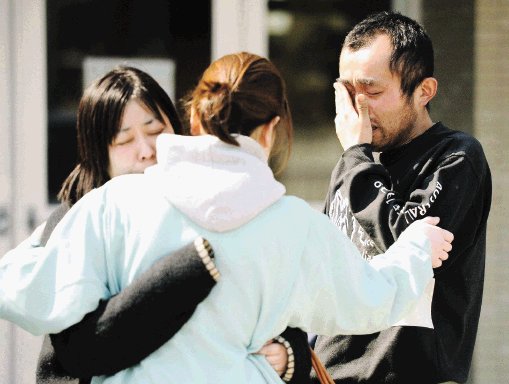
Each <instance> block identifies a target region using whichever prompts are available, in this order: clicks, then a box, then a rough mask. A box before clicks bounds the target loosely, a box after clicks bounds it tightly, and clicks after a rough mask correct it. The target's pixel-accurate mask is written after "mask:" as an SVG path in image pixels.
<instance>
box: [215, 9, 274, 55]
mask: <svg viewBox="0 0 509 384" xmlns="http://www.w3.org/2000/svg"><path fill="white" fill-rule="evenodd" d="M267 1H268V0H250V1H244V0H212V60H215V59H218V58H219V57H221V56H223V55H226V54H229V53H234V52H238V51H248V52H251V53H256V54H258V55H261V56H265V57H267V56H268V53H269V48H268V47H269V40H268V30H267V14H268V4H267Z"/></svg>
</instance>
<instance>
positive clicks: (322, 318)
mask: <svg viewBox="0 0 509 384" xmlns="http://www.w3.org/2000/svg"><path fill="white" fill-rule="evenodd" d="M316 215H319V216H316V217H314V219H313V220H311V221H310V224H309V235H308V236H307V237H306V239H305V241H306V246H305V248H304V251H303V254H302V256H301V258H300V260H299V262H298V263H299V272H298V275H297V276H295V280H294V281H295V283H294V288H293V290H292V295H291V298H290V299H289V305H290V308H288V310H287V313H288V314H289V316H290V318H289V321H288V325H289V326H291V327H298V328H301V329H303V330H304V331H307V332H312V333H316V334H320V335H329V336H332V335H337V334H344V335H351V334H369V333H374V332H378V331H381V330H383V329H386V328H389V327H390V326H391V325H392V324H394V323H396V322H397V321H399V320H400V319H402V318H403V317H404V316H406V315H407V314H409V313H410V312H411V311H412V310H413V309H414V307H415V306H416V304H417V302H418V301H419V299H420V296H421V295H422V293H423V292H424V290H425V288H426V286H427V284H428V283H429V282H430V281H431V280H432V278H433V270H432V267H431V245H430V243H429V240H428V239H427V238H426V237H425V236H424V235H423V234H422V232H421V229H420V228H421V225H422V222H418V223H416V224H415V225H413V226H411V227H409V228H408V229H407V230H406V231H405V232H404V233H403V234H402V235H401V236H400V238H399V239H398V241H397V242H396V243H394V245H392V246H391V247H390V248H389V249H388V250H387V251H386V252H385V253H384V254H381V255H378V256H377V257H375V258H374V259H373V260H372V262H370V263H368V262H367V261H366V260H364V259H363V258H362V257H360V254H359V251H358V250H357V248H356V247H355V246H354V245H353V243H352V242H351V241H350V240H349V239H348V238H347V237H346V236H345V235H344V234H343V233H342V232H340V231H338V230H337V228H336V227H335V226H334V225H333V224H332V223H331V222H330V221H329V219H328V218H327V217H326V216H325V215H321V214H319V213H316Z"/></svg>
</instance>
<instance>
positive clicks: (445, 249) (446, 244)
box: [444, 242, 452, 252]
mask: <svg viewBox="0 0 509 384" xmlns="http://www.w3.org/2000/svg"><path fill="white" fill-rule="evenodd" d="M451 249H452V244H451V243H448V242H446V243H445V244H444V251H445V252H450V251H451Z"/></svg>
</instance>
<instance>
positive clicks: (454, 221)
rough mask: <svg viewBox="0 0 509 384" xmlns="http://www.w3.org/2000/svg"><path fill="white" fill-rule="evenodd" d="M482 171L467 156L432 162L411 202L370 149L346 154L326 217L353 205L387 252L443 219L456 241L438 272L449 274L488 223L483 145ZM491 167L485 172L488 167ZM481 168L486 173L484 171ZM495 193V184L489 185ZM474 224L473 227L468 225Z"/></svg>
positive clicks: (335, 178) (412, 192)
mask: <svg viewBox="0 0 509 384" xmlns="http://www.w3.org/2000/svg"><path fill="white" fill-rule="evenodd" d="M472 151H474V153H475V154H476V156H474V157H476V158H477V160H476V161H478V162H479V163H480V164H481V165H480V166H479V165H478V166H477V167H474V166H473V164H472V161H471V160H470V157H469V156H468V154H466V153H456V154H452V155H449V156H444V157H442V158H438V159H434V160H430V161H429V164H426V165H425V166H424V168H423V169H425V171H424V172H423V173H424V174H422V175H419V178H418V180H416V183H415V184H414V185H413V186H412V187H411V190H410V192H409V193H408V194H407V195H406V196H401V195H399V194H398V193H397V192H396V191H394V190H392V189H391V186H392V182H391V178H390V175H389V173H388V171H387V169H385V168H384V166H383V165H382V164H379V163H376V162H375V161H374V159H373V155H372V147H371V145H369V144H363V145H357V146H354V147H351V148H350V149H348V150H347V151H345V152H344V154H343V156H342V158H341V159H340V161H339V163H338V164H337V166H336V168H335V170H334V171H333V175H332V179H331V187H330V189H329V196H328V197H327V200H326V206H325V213H327V214H328V215H329V216H331V217H332V216H334V214H335V213H334V210H335V209H337V206H338V204H340V202H339V201H338V199H343V201H342V203H343V204H344V203H345V202H347V204H348V205H349V207H350V209H351V211H352V213H353V215H354V217H355V219H356V220H357V221H358V223H359V224H360V225H361V226H362V228H363V229H364V230H365V231H366V232H367V233H368V235H369V236H370V237H371V239H372V240H373V241H374V242H375V244H376V245H377V247H378V249H379V250H380V251H381V252H383V251H385V250H386V249H388V248H389V246H390V245H391V244H393V243H394V241H395V240H396V239H397V238H398V236H399V235H400V234H401V233H402V232H403V231H404V230H405V229H406V228H407V227H408V226H409V225H410V224H411V223H412V222H414V221H415V220H417V219H421V218H423V217H425V216H438V217H440V224H439V225H440V226H441V227H442V228H445V229H447V230H449V231H451V232H452V233H454V235H455V241H454V245H453V250H452V252H450V253H449V259H448V260H447V261H446V262H445V263H444V264H443V266H442V267H440V268H438V269H437V270H436V271H435V272H436V273H440V271H442V270H445V269H447V268H448V266H450V265H452V263H454V261H455V259H456V256H457V255H459V254H461V253H462V252H463V251H464V250H465V249H466V248H468V247H470V246H471V245H472V241H473V239H474V238H475V233H476V231H477V230H478V228H479V226H480V224H481V223H482V221H483V220H485V219H486V218H485V217H483V215H484V213H483V212H485V211H486V209H485V208H486V207H485V206H484V201H485V199H484V197H483V196H481V195H482V193H484V192H483V191H484V189H483V188H484V186H485V184H486V180H485V179H486V178H488V179H489V178H490V176H489V169H488V168H487V164H486V162H485V160H484V161H483V159H484V155H483V154H482V149H481V147H480V145H478V147H477V148H472ZM483 166H485V169H482V167H483ZM480 168H481V171H479V169H480ZM489 183H490V184H489V185H490V188H491V181H490V180H489ZM467 223H468V225H466V224H467Z"/></svg>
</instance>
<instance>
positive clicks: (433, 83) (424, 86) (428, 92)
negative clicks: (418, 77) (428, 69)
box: [416, 77, 438, 107]
mask: <svg viewBox="0 0 509 384" xmlns="http://www.w3.org/2000/svg"><path fill="white" fill-rule="evenodd" d="M437 89H438V81H437V79H435V78H434V77H426V78H425V79H424V80H423V81H422V82H421V84H420V85H419V86H418V87H417V90H418V92H417V95H416V96H417V103H418V104H419V105H420V106H422V107H425V106H426V105H427V104H428V103H429V102H430V101H431V99H433V98H434V97H435V95H436V94H437Z"/></svg>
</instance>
